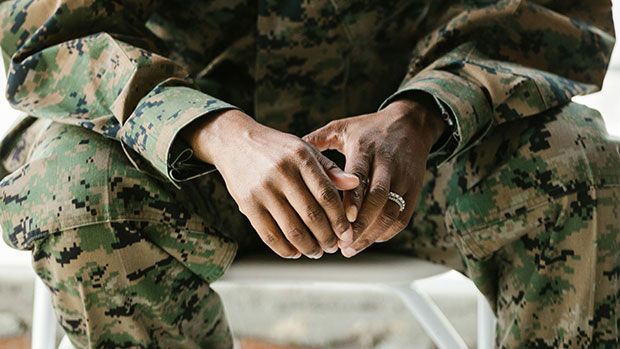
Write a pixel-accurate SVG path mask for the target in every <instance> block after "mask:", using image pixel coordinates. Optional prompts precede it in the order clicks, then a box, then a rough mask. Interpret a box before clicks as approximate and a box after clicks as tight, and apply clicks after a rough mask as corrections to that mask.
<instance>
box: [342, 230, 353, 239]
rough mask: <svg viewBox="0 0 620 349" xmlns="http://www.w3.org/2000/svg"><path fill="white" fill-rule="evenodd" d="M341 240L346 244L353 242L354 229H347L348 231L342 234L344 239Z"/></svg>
mask: <svg viewBox="0 0 620 349" xmlns="http://www.w3.org/2000/svg"><path fill="white" fill-rule="evenodd" d="M341 239H342V240H343V241H345V242H351V241H353V229H352V228H349V229H347V231H345V232H344V233H342V237H341Z"/></svg>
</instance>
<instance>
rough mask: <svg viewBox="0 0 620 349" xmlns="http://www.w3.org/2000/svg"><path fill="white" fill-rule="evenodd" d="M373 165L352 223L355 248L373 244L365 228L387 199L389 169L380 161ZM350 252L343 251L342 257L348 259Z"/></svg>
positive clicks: (389, 177)
mask: <svg viewBox="0 0 620 349" xmlns="http://www.w3.org/2000/svg"><path fill="white" fill-rule="evenodd" d="M374 164H375V165H374V169H373V172H372V175H371V179H370V187H369V189H368V193H367V194H366V195H365V197H364V201H363V202H362V206H361V209H360V213H359V214H358V216H357V219H356V220H355V222H353V223H352V225H353V232H354V236H355V241H354V242H353V244H355V243H356V242H357V245H356V246H361V245H366V246H367V245H369V244H370V243H372V242H374V240H372V239H373V238H375V237H373V236H370V235H369V232H368V231H367V228H368V227H369V226H370V225H371V224H372V223H373V222H374V221H375V219H377V217H378V216H379V214H380V213H381V211H382V210H383V207H384V206H385V203H386V202H387V198H388V192H389V188H390V181H391V176H390V174H389V168H388V166H387V164H385V163H382V162H381V161H374ZM357 240H360V241H359V242H358V241H357ZM345 251H347V252H345ZM351 252H352V250H351V248H347V249H345V250H344V251H343V255H345V257H350V256H352V255H354V254H355V253H351Z"/></svg>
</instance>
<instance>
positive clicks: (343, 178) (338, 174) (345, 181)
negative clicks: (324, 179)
mask: <svg viewBox="0 0 620 349" xmlns="http://www.w3.org/2000/svg"><path fill="white" fill-rule="evenodd" d="M317 159H318V160H319V163H320V164H321V166H322V167H323V169H324V170H325V173H327V176H328V177H329V179H331V181H332V182H333V183H334V186H335V187H336V189H338V190H343V191H346V190H351V189H353V188H356V187H357V186H358V185H359V184H360V180H359V178H358V177H357V176H356V175H354V174H350V173H346V172H344V171H343V170H342V169H341V168H340V167H338V165H336V164H335V163H334V162H333V161H331V160H330V159H328V158H327V157H325V155H323V154H321V153H319V152H317Z"/></svg>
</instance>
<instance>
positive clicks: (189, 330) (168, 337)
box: [33, 221, 232, 349]
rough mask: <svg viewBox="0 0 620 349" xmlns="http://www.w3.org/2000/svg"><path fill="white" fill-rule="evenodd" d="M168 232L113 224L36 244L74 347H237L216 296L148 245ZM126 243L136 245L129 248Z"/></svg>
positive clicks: (37, 264) (36, 259)
mask: <svg viewBox="0 0 620 349" xmlns="http://www.w3.org/2000/svg"><path fill="white" fill-rule="evenodd" d="M168 229H169V227H167V226H165V225H159V224H152V223H145V222H135V221H125V222H107V223H101V224H95V225H88V226H84V227H79V228H75V229H69V230H66V231H63V232H61V233H59V234H55V235H54V236H50V237H48V238H46V239H41V240H39V241H37V242H36V243H35V246H34V249H33V265H34V268H35V271H36V272H37V274H38V275H39V276H40V277H41V278H42V279H43V281H44V282H45V284H46V285H47V286H48V287H49V288H50V290H51V291H52V294H53V303H54V308H55V310H56V315H57V318H58V319H59V321H60V324H61V326H62V327H63V329H64V330H65V332H66V333H67V335H68V336H69V338H70V339H71V341H72V342H73V344H74V345H75V346H76V347H79V348H101V347H104V348H112V347H124V348H127V347H144V348H155V347H157V348H226V349H228V348H231V347H232V338H231V334H230V331H229V329H228V325H227V322H226V317H225V314H224V308H223V305H222V302H221V301H220V298H219V296H218V295H217V293H215V292H214V291H213V290H212V289H211V288H210V287H209V283H208V282H207V281H205V279H204V278H202V277H201V276H200V275H198V274H196V273H194V272H192V271H191V270H190V269H188V268H187V266H186V265H184V264H183V263H181V262H179V261H178V260H177V259H176V258H175V257H173V256H171V255H170V254H168V253H167V252H166V251H165V250H163V249H162V248H160V247H159V246H157V245H156V244H154V243H153V242H152V241H151V240H150V236H152V235H159V234H167V232H166V231H165V230H168ZM127 236H131V237H132V238H133V239H135V240H136V242H134V243H131V244H127V241H123V237H127Z"/></svg>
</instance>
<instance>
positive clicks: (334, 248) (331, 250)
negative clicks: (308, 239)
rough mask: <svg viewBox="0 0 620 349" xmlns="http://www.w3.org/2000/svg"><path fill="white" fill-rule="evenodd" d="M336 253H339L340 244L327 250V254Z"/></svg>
mask: <svg viewBox="0 0 620 349" xmlns="http://www.w3.org/2000/svg"><path fill="white" fill-rule="evenodd" d="M336 251H338V244H336V245H334V246H332V247H328V248H326V249H325V252H327V253H334V252H336Z"/></svg>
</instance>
